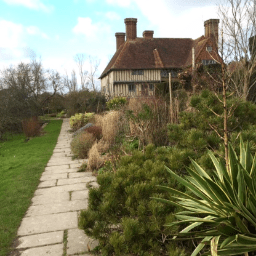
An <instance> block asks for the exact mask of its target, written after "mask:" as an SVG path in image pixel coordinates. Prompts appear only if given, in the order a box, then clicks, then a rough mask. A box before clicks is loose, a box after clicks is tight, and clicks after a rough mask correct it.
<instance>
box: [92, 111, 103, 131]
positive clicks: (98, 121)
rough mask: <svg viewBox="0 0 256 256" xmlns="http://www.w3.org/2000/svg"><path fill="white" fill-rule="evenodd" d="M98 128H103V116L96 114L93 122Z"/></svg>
mask: <svg viewBox="0 0 256 256" xmlns="http://www.w3.org/2000/svg"><path fill="white" fill-rule="evenodd" d="M92 122H93V123H94V124H95V125H96V126H100V127H101V128H102V122H103V116H102V115H99V114H95V115H94V116H93V121H92Z"/></svg>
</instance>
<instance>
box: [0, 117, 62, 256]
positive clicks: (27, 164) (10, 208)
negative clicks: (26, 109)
mask: <svg viewBox="0 0 256 256" xmlns="http://www.w3.org/2000/svg"><path fill="white" fill-rule="evenodd" d="M61 125H62V120H51V121H50V123H49V124H48V125H47V126H46V127H45V129H44V131H45V134H44V135H43V136H41V137H35V138H33V139H31V140H29V141H28V142H25V137H24V135H14V136H13V137H10V139H9V140H8V141H4V142H0V256H6V255H8V254H9V252H10V247H11V244H12V242H13V240H14V238H15V236H16V233H17V230H18V227H19V225H20V222H21V220H22V218H23V217H24V215H25V213H26V211H27V209H28V207H29V205H30V203H31V198H32V197H33V194H34V191H35V190H36V188H37V186H38V184H39V179H40V177H41V174H42V172H43V171H44V168H45V166H46V164H47V162H48V161H49V159H50V157H51V155H52V152H53V149H54V147H55V145H56V142H57V139H58V136H59V133H60V128H61Z"/></svg>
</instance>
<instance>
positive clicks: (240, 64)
mask: <svg viewBox="0 0 256 256" xmlns="http://www.w3.org/2000/svg"><path fill="white" fill-rule="evenodd" d="M255 5H256V1H255V0H223V1H222V4H221V5H220V6H219V16H220V19H221V22H222V27H223V32H224V49H223V51H224V54H223V56H224V57H225V59H224V61H225V63H229V65H228V68H227V70H226V71H227V76H228V80H229V85H230V86H231V89H232V90H234V91H235V92H236V94H237V95H238V96H239V97H242V98H243V99H245V100H247V99H248V96H249V94H250V91H251V89H252V88H253V87H254V86H256V76H255V72H256V55H255V49H256V6H255Z"/></svg>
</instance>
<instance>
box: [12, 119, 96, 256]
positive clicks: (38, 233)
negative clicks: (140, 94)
mask: <svg viewBox="0 0 256 256" xmlns="http://www.w3.org/2000/svg"><path fill="white" fill-rule="evenodd" d="M68 130H69V119H64V120H63V124H62V128H61V132H60V135H59V138H58V142H57V145H56V147H55V149H54V151H53V155H52V157H51V159H50V160H49V162H48V164H47V167H46V168H45V171H44V173H43V174H42V177H41V179H40V180H41V183H40V184H39V186H38V188H37V190H36V192H35V194H34V197H33V199H32V204H31V206H30V207H29V209H28V211H27V213H26V215H25V217H24V218H23V220H22V222H21V225H20V228H19V230H18V246H17V247H16V252H19V253H20V255H21V256H45V255H47V256H63V255H65V256H66V255H67V256H69V255H83V256H85V255H90V253H89V251H90V250H92V249H93V248H94V247H95V246H96V245H97V242H96V241H93V240H92V239H90V238H88V237H87V236H86V235H85V234H84V232H83V230H80V229H78V217H79V212H80V210H83V209H86V207H87V203H88V188H87V187H88V185H92V186H96V185H97V183H96V178H95V177H94V176H92V173H90V172H77V170H78V168H79V167H80V166H81V164H82V161H81V160H72V155H71V150H70V142H71V140H72V135H71V134H70V133H69V132H68Z"/></svg>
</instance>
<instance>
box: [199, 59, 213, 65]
mask: <svg viewBox="0 0 256 256" xmlns="http://www.w3.org/2000/svg"><path fill="white" fill-rule="evenodd" d="M202 63H203V65H210V64H216V61H215V60H202Z"/></svg>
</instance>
